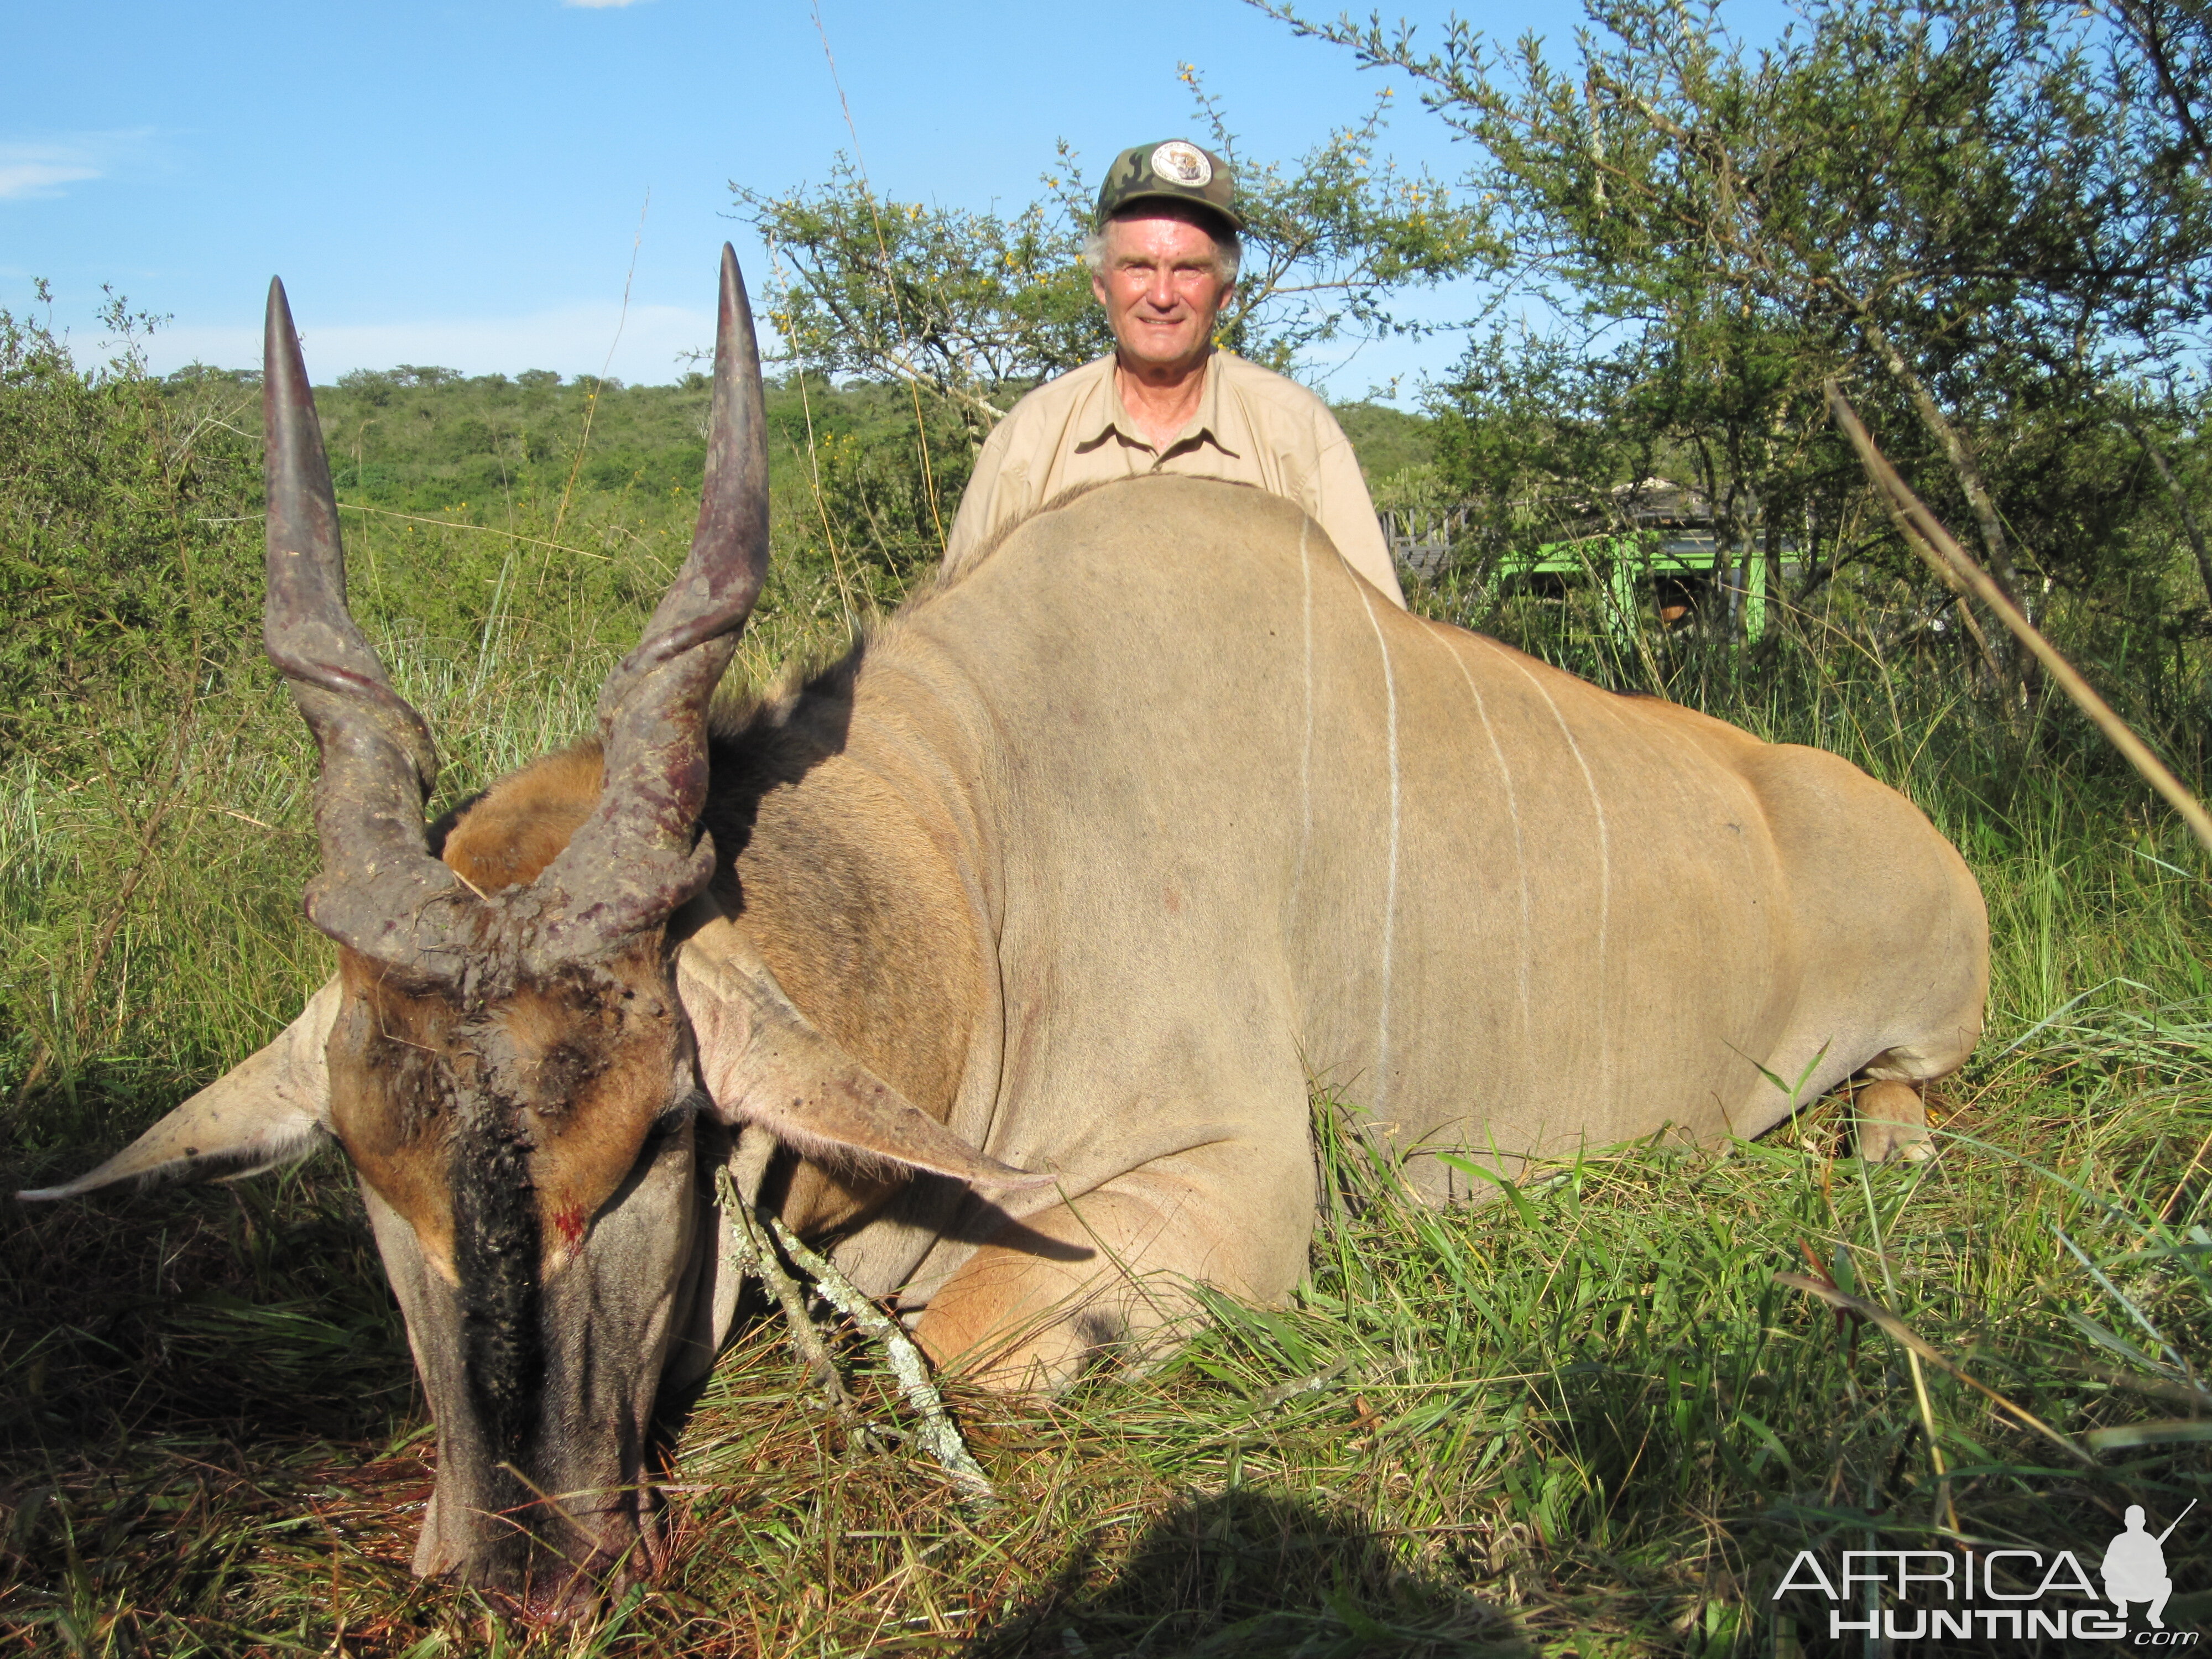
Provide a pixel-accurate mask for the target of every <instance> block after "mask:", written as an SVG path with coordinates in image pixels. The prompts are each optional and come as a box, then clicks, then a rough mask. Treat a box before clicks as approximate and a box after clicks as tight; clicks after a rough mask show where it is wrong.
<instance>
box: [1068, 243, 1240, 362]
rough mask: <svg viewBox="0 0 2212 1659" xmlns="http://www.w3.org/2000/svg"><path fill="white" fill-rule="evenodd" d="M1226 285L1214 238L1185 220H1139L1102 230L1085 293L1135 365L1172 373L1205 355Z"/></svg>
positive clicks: (1225, 295) (1226, 293) (1228, 291)
mask: <svg viewBox="0 0 2212 1659" xmlns="http://www.w3.org/2000/svg"><path fill="white" fill-rule="evenodd" d="M1232 286H1233V285H1232V284H1231V283H1225V282H1223V281H1222V280H1221V275H1220V264H1219V250H1218V249H1217V248H1216V247H1215V246H1214V241H1213V234H1212V232H1211V231H1210V230H1208V229H1206V228H1205V227H1204V226H1202V225H1198V224H1194V223H1193V222H1191V221H1190V220H1188V219H1184V218H1172V217H1170V216H1168V215H1166V214H1164V213H1163V214H1159V215H1158V216H1150V215H1139V216H1132V217H1129V218H1125V219H1115V220H1113V221H1111V222H1109V224H1108V225H1107V227H1106V265H1105V269H1104V270H1102V271H1101V272H1100V273H1099V274H1098V275H1097V276H1094V277H1092V278H1091V292H1092V293H1093V294H1096V295H1097V296H1098V303H1099V304H1100V305H1102V306H1104V307H1106V319H1107V321H1108V322H1109V324H1110V325H1112V326H1113V330H1114V337H1115V339H1116V340H1118V341H1119V342H1121V349H1122V351H1123V352H1124V353H1125V354H1127V356H1128V358H1130V359H1131V360H1133V362H1135V363H1136V364H1137V365H1139V366H1141V367H1146V368H1181V367H1182V366H1184V365H1187V364H1191V363H1194V362H1197V361H1198V360H1199V359H1200V358H1201V357H1203V356H1205V355H1206V346H1207V344H1208V343H1209V342H1211V341H1212V337H1213V319H1215V318H1216V317H1217V316H1218V315H1219V314H1220V311H1221V307H1222V306H1223V304H1224V303H1225V301H1227V300H1228V298H1229V295H1230V294H1231V290H1232Z"/></svg>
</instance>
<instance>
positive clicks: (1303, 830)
mask: <svg viewBox="0 0 2212 1659" xmlns="http://www.w3.org/2000/svg"><path fill="white" fill-rule="evenodd" d="M1312 528H1313V520H1311V519H1304V520H1301V521H1300V523H1299V525H1298V574H1299V575H1300V576H1301V577H1303V578H1304V581H1305V614H1306V739H1305V747H1304V749H1303V750H1300V751H1299V753H1298V810H1299V812H1300V814H1301V815H1302V816H1301V817H1300V818H1299V821H1298V866H1297V872H1296V873H1295V874H1294V875H1293V876H1292V877H1291V909H1292V911H1293V912H1294V913H1295V912H1296V910H1297V907H1298V905H1299V904H1300V903H1301V902H1303V901H1304V897H1305V884H1306V849H1307V848H1308V847H1309V846H1310V844H1311V843H1312V841H1313V716H1314V655H1313V561H1312V559H1311V557H1310V556H1309V555H1308V553H1307V551H1306V538H1307V534H1308V532H1310V531H1311V530H1312Z"/></svg>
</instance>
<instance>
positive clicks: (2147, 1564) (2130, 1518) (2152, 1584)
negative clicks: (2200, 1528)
mask: <svg viewBox="0 0 2212 1659" xmlns="http://www.w3.org/2000/svg"><path fill="white" fill-rule="evenodd" d="M2190 1507H2191V1508H2192V1509H2193V1508H2195V1507H2196V1506H2195V1505H2194V1504H2191V1506H2190ZM2125 1519H2126V1522H2127V1528H2128V1529H2127V1530H2126V1531H2125V1532H2124V1533H2122V1534H2119V1536H2118V1537H2117V1538H2115V1539H2113V1540H2112V1543H2111V1545H2110V1546H2109V1547H2107V1548H2106V1551H2105V1562H2104V1574H2103V1577H2104V1580H2105V1596H2106V1600H2107V1601H2111V1602H2112V1605H2113V1606H2114V1607H2117V1608H2118V1609H2119V1613H2120V1617H2121V1618H2123V1619H2125V1618H2126V1617H2127V1616H2128V1603H2129V1602H2130V1601H2148V1602H2149V1603H2150V1623H2151V1628H2152V1629H2153V1630H2164V1629H2165V1628H2166V1620H2163V1619H2161V1618H2160V1617H2159V1615H2160V1613H2164V1612H2165V1611H2166V1598H2167V1597H2168V1596H2170V1595H2172V1594H2173V1580H2172V1579H2171V1578H2169V1577H2166V1550H2165V1547H2164V1546H2165V1544H2166V1534H2167V1533H2171V1532H2172V1530H2173V1528H2172V1527H2168V1528H2166V1532H2162V1533H2160V1534H2159V1535H2158V1536H2157V1537H2155V1538H2154V1537H2152V1536H2151V1535H2150V1534H2148V1533H2147V1532H2145V1531H2144V1530H2143V1510H2142V1504H2129V1505H2128V1511H2127V1515H2126V1516H2125Z"/></svg>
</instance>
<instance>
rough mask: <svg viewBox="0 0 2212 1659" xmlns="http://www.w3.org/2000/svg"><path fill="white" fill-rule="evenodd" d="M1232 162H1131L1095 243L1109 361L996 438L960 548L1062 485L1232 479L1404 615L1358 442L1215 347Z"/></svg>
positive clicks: (971, 550)
mask: <svg viewBox="0 0 2212 1659" xmlns="http://www.w3.org/2000/svg"><path fill="white" fill-rule="evenodd" d="M1243 228H1244V222H1243V219H1242V218H1240V217H1239V216H1237V210H1236V208H1235V206H1234V205H1233V199H1232V194H1231V178H1230V173H1229V167H1228V164H1227V163H1226V162H1225V161H1222V160H1221V158H1220V157H1219V156H1218V155H1213V154H1212V153H1211V152H1210V151H1207V150H1203V149H1200V148H1199V147H1198V146H1197V145H1196V144H1194V143H1190V142H1189V141H1188V140H1187V139H1182V138H1171V139H1170V140H1169V141H1168V142H1167V143H1163V144H1139V145H1138V146H1136V148H1135V149H1126V150H1123V151H1122V152H1121V155H1119V156H1118V157H1116V158H1115V162H1114V165H1113V167H1110V168H1109V170H1108V171H1107V174H1106V182H1105V184H1104V185H1103V186H1102V187H1101V188H1100V190H1099V192H1098V228H1097V233H1096V234H1093V235H1092V237H1091V241H1090V244H1089V246H1087V247H1085V250H1084V258H1085V262H1086V263H1087V264H1089V265H1090V267H1091V292H1092V293H1093V294H1095V295H1097V298H1098V303H1099V304H1100V305H1102V306H1103V307H1105V308H1106V317H1107V320H1108V322H1109V324H1111V325H1112V327H1113V330H1114V340H1115V349H1114V351H1113V354H1112V355H1111V356H1105V357H1101V358H1100V359H1099V360H1098V361H1097V362H1093V363H1086V364H1085V365H1084V366H1083V367H1082V368H1079V369H1075V370H1073V371H1071V372H1070V373H1068V374H1063V375H1061V376H1060V378H1059V379H1058V380H1052V381H1048V383H1046V384H1045V385H1043V386H1039V387H1038V388H1037V389H1036V391H1035V392H1030V395H1029V396H1028V397H1026V398H1023V399H1022V400H1021V402H1019V403H1018V404H1015V405H1014V407H1013V409H1012V411H1011V412H1010V413H1009V414H1008V415H1007V416H1006V419H1005V420H1003V421H1001V422H999V424H998V427H997V428H995V429H994V431H993V432H992V434H991V435H990V437H989V438H988V439H987V440H986V441H985V442H984V445H983V453H982V454H981V456H979V457H978V458H977V459H976V462H975V476H974V477H971V478H969V481H968V491H967V494H966V495H963V497H962V498H961V501H960V515H959V517H958V518H957V519H956V520H954V521H953V526H952V535H951V539H950V540H949V542H948V543H947V544H946V546H945V568H946V569H947V570H948V571H951V570H957V569H958V568H960V567H961V566H962V565H963V564H964V563H966V562H968V561H969V560H970V559H972V558H973V557H974V556H975V555H976V553H977V552H978V551H980V550H981V549H982V548H983V547H984V546H985V545H987V544H988V543H989V542H990V541H991V540H992V538H994V536H995V535H997V533H998V532H1000V531H1001V530H1003V529H1005V528H1006V526H1008V525H1011V524H1012V523H1014V522H1016V521H1017V520H1020V519H1022V518H1024V517H1026V516H1027V515H1028V514H1029V513H1033V512H1035V511H1036V509H1037V508H1038V507H1042V506H1043V505H1044V504H1045V503H1046V502H1047V501H1050V500H1051V499H1052V498H1053V497H1054V496H1055V495H1059V494H1060V492H1061V491H1062V490H1065V489H1072V488H1073V487H1074V486H1076V485H1078V484H1086V483H1099V482H1102V481H1103V480H1105V479H1109V478H1125V477H1135V476H1136V475H1138V474H1139V473H1144V472H1180V473H1187V474H1194V475H1196V476H1198V477H1207V478H1226V479H1229V480H1231V481H1232V482H1234V483H1248V484H1254V485H1256V486H1258V487H1259V488H1260V489H1265V490H1268V491H1270V492H1272V493H1273V494H1275V495H1281V496H1284V497H1285V498H1286V499H1288V500H1290V501H1296V502H1297V504H1298V505H1299V506H1300V507H1304V508H1305V510H1306V511H1307V512H1308V513H1311V514H1312V515H1313V517H1314V519H1315V520H1316V522H1317V523H1318V524H1319V525H1320V526H1321V527H1322V529H1323V530H1324V531H1326V532H1328V538H1329V539H1330V540H1331V541H1333V542H1334V543H1335V544H1336V550H1337V551H1338V552H1339V553H1341V554H1342V555H1343V556H1344V557H1345V560H1346V562H1347V563H1349V564H1350V565H1351V566H1352V568H1353V569H1354V570H1357V571H1358V573H1359V574H1361V575H1363V576H1364V577H1365V578H1366V579H1367V580H1369V581H1370V583H1372V584H1373V585H1374V586H1375V589H1376V592H1378V593H1380V594H1381V595H1382V596H1383V598H1384V599H1388V600H1389V601H1390V603H1391V604H1393V605H1397V606H1399V607H1400V608H1401V609H1403V608H1404V606H1405V603H1406V597H1405V595H1404V593H1403V592H1401V591H1400V589H1399V586H1398V576H1397V572H1396V571H1395V569H1394V568H1392V567H1391V563H1390V552H1389V547H1388V546H1387V545H1386V544H1384V542H1383V529H1382V526H1380V525H1379V524H1377V523H1376V518H1375V509H1374V507H1373V505H1372V504H1371V503H1370V501H1368V499H1367V485H1366V483H1365V481H1364V479H1362V478H1361V477H1360V476H1359V463H1358V459H1356V458H1355V457H1354V456H1353V454H1352V445H1351V444H1350V442H1349V441H1346V438H1345V435H1344V433H1343V430H1342V429H1341V428H1339V427H1338V425H1337V423H1336V421H1335V418H1334V416H1331V415H1330V414H1329V412H1328V405H1327V404H1323V403H1322V400H1321V399H1320V398H1316V397H1315V396H1314V394H1313V393H1312V392H1308V391H1307V390H1306V389H1305V388H1304V386H1299V385H1297V383H1296V382H1295V381H1292V380H1285V379H1284V378H1283V377H1282V376H1281V375H1279V374H1270V373H1268V371H1267V370H1266V369H1264V368H1260V367H1259V366H1258V365H1257V364H1255V363H1249V362H1245V361H1244V360H1243V358H1241V357H1237V356H1233V355H1231V354H1230V353H1228V352H1223V351H1217V350H1215V349H1214V346H1213V330H1214V324H1215V322H1216V320H1217V319H1218V318H1219V316H1220V314H1221V308H1222V307H1223V306H1224V305H1225V304H1226V303H1227V302H1228V301H1229V300H1230V298H1231V295H1233V294H1234V293H1235V291H1236V286H1237V264H1238V261H1239V259H1240V258H1242V256H1243V246H1242V244H1241V243H1240V242H1239V241H1238V240H1237V233H1238V232H1239V231H1241V230H1242V229H1243Z"/></svg>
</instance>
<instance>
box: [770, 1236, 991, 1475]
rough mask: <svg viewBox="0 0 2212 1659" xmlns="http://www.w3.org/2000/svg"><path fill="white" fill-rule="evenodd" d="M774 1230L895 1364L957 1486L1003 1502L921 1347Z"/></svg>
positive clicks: (931, 1447) (928, 1443)
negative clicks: (949, 1407) (954, 1416)
mask: <svg viewBox="0 0 2212 1659" xmlns="http://www.w3.org/2000/svg"><path fill="white" fill-rule="evenodd" d="M767 1219H768V1225H769V1226H771V1227H773V1228H774V1229H775V1236H776V1238H777V1239H778V1241H779V1242H781V1244H782V1245H783V1248H784V1249H785V1250H787V1252H789V1254H790V1256H791V1259H792V1260H793V1261H794V1262H796V1263H798V1264H799V1269H800V1271H802V1272H804V1273H806V1274H807V1275H809V1276H810V1277H811V1279H813V1280H814V1283H815V1285H816V1287H817V1289H819V1290H820V1291H821V1292H822V1294H823V1296H824V1297H828V1298H829V1305H830V1306H831V1307H833V1308H835V1309H836V1310H837V1311H838V1312H839V1313H841V1314H843V1315H844V1316H845V1317H846V1318H848V1319H849V1320H851V1321H852V1322H854V1324H855V1325H857V1326H859V1327H860V1329H861V1330H863V1331H865V1332H866V1334H868V1335H870V1336H872V1337H873V1338H875V1340H877V1341H878V1342H880V1343H882V1344H883V1347H884V1358H887V1359H888V1360H889V1361H890V1368H891V1375H892V1376H896V1378H898V1385H899V1392H900V1393H901V1394H903V1395H905V1396H906V1403H907V1404H908V1406H910V1407H913V1408H914V1411H915V1415H917V1416H918V1417H920V1418H921V1443H922V1445H923V1447H924V1448H925V1449H927V1451H928V1453H929V1455H931V1456H932V1457H934V1458H935V1459H936V1460H937V1461H938V1462H939V1465H940V1466H942V1468H944V1470H945V1473H946V1474H949V1475H951V1477H952V1484H953V1485H954V1486H957V1487H959V1488H960V1490H961V1491H962V1492H963V1493H965V1494H966V1495H967V1496H968V1497H969V1498H975V1499H977V1500H979V1501H981V1502H983V1503H995V1502H997V1501H998V1496H999V1494H998V1493H997V1492H996V1491H994V1489H993V1487H992V1486H991V1478H990V1477H989V1476H988V1475H987V1474H984V1473H983V1470H982V1467H981V1465H980V1464H978V1463H977V1462H975V1459H974V1458H973V1457H972V1456H970V1455H969V1452H968V1447H967V1444H966V1443H964V1442H963V1440H962V1439H961V1438H960V1431H959V1429H958V1428H957V1427H956V1426H955V1425H954V1424H953V1421H952V1419H951V1416H950V1415H949V1414H948V1413H946V1411H945V1401H944V1399H943V1398H942V1397H941V1396H940V1395H939V1394H938V1392H937V1384H935V1383H933V1382H931V1381H930V1380H929V1362H928V1361H927V1360H926V1359H924V1358H922V1356H921V1349H920V1348H918V1347H916V1346H915V1341H914V1339H913V1338H912V1337H910V1336H908V1334H906V1330H905V1328H903V1327H902V1326H901V1325H900V1323H899V1322H898V1321H896V1319H893V1318H892V1317H891V1316H890V1315H889V1314H887V1313H885V1312H884V1310H882V1309H881V1308H878V1306H877V1305H876V1304H874V1303H872V1302H871V1301H869V1300H868V1298H867V1297H865V1296H863V1295H861V1294H860V1291H859V1289H858V1288H857V1287H856V1286H855V1285H854V1283H853V1281H852V1280H851V1279H848V1278H846V1277H845V1275H844V1274H842V1273H839V1272H838V1271H837V1269H836V1267H832V1266H831V1265H830V1264H829V1261H828V1260H827V1259H826V1258H824V1257H822V1256H818V1255H815V1253H814V1252H813V1251H811V1250H810V1249H807V1248H806V1246H805V1245H804V1244H802V1243H799V1240H798V1238H797V1237H796V1236H794V1235H793V1232H792V1231H791V1229H790V1228H788V1227H787V1226H785V1225H783V1222H782V1221H781V1218H778V1217H775V1216H769V1218H767Z"/></svg>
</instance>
